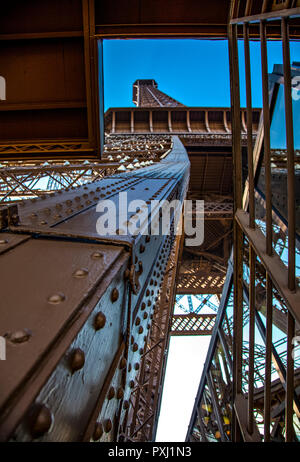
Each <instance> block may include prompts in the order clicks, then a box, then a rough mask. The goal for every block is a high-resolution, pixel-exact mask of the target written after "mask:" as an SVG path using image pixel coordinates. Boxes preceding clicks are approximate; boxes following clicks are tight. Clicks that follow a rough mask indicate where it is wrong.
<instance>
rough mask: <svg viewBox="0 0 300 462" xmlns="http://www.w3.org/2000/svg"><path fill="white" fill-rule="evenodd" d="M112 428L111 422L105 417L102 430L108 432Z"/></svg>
mask: <svg viewBox="0 0 300 462" xmlns="http://www.w3.org/2000/svg"><path fill="white" fill-rule="evenodd" d="M111 429H112V423H111V420H110V419H106V420H105V421H104V431H105V433H109V432H110V431H111Z"/></svg>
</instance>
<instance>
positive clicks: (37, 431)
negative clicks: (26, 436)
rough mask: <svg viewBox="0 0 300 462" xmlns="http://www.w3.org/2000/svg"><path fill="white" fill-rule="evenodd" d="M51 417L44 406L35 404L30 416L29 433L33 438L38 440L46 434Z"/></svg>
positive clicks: (51, 420)
mask: <svg viewBox="0 0 300 462" xmlns="http://www.w3.org/2000/svg"><path fill="white" fill-rule="evenodd" d="M52 422H53V416H52V414H51V412H50V410H49V409H48V408H47V406H45V405H44V404H37V405H35V407H34V408H33V410H32V411H31V414H30V433H31V435H32V437H33V438H39V437H40V436H43V435H44V434H45V433H47V432H48V431H49V429H50V427H51V425H52Z"/></svg>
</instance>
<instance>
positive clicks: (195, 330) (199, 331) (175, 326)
mask: <svg viewBox="0 0 300 462" xmlns="http://www.w3.org/2000/svg"><path fill="white" fill-rule="evenodd" d="M215 318H216V315H215V314H205V315H201V314H194V313H190V314H185V315H182V314H173V316H172V325H171V332H170V335H210V334H211V333H212V330H213V327H214V321H215Z"/></svg>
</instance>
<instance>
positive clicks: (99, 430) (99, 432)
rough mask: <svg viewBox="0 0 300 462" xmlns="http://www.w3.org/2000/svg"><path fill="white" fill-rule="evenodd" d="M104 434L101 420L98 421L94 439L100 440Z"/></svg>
mask: <svg viewBox="0 0 300 462" xmlns="http://www.w3.org/2000/svg"><path fill="white" fill-rule="evenodd" d="M102 435H103V425H102V423H101V422H96V423H95V428H94V433H93V436H92V438H93V440H94V441H98V440H100V438H101V436H102Z"/></svg>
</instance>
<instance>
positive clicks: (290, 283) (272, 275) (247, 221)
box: [229, 2, 300, 441]
mask: <svg viewBox="0 0 300 462" xmlns="http://www.w3.org/2000/svg"><path fill="white" fill-rule="evenodd" d="M233 4H234V6H235V11H234V8H233V9H232V16H231V21H230V24H231V26H230V28H229V39H230V49H231V62H232V65H231V70H230V71H231V92H232V108H233V111H234V110H236V105H237V103H238V95H237V93H238V90H237V88H238V87H237V85H238V80H239V75H238V67H237V65H234V64H235V59H237V50H236V39H237V33H236V29H234V26H236V25H238V24H239V25H243V30H244V45H245V66H246V92H247V107H248V113H247V121H248V122H249V117H251V78H250V54H249V31H250V25H251V24H253V23H254V22H256V23H259V24H260V42H261V58H262V85H263V114H262V118H261V123H260V127H261V128H259V131H258V138H257V141H256V144H255V147H254V150H253V155H252V144H249V145H248V179H247V182H246V187H245V190H244V194H243V201H242V202H243V207H244V210H242V205H241V201H240V194H239V193H240V181H241V176H240V175H241V165H240V164H239V165H238V173H235V175H234V180H235V205H236V209H235V220H234V228H235V229H236V233H235V235H234V241H235V249H236V252H237V255H238V254H239V252H241V251H243V249H245V248H246V244H245V243H244V239H243V240H241V236H242V235H243V234H244V235H245V236H246V237H247V240H248V241H249V248H250V249H249V253H248V257H249V267H250V282H249V299H248V302H249V303H250V308H249V310H250V314H249V315H250V318H249V342H250V345H249V374H248V378H247V380H248V382H247V385H248V397H247V400H248V403H247V404H248V412H247V419H245V416H244V410H243V407H244V406H243V405H241V403H242V402H243V401H244V398H243V399H242V396H243V395H242V390H240V392H238V386H239V384H240V383H241V382H240V380H239V373H240V371H239V368H237V370H236V373H235V377H236V379H235V380H236V381H235V382H234V386H235V388H234V390H233V393H234V402H235V410H236V417H237V421H238V427H236V434H235V440H238V439H239V438H240V434H242V438H243V440H245V441H250V440H251V438H250V436H249V435H253V433H252V432H253V423H255V417H254V409H255V406H257V404H255V403H256V399H257V397H256V392H255V391H254V389H253V374H254V370H253V365H254V363H253V361H255V355H256V352H255V350H254V349H253V347H254V340H255V336H254V313H255V310H256V309H259V307H257V306H255V305H256V303H257V302H256V297H257V296H258V288H256V290H255V284H257V281H258V280H260V281H261V283H263V286H264V287H265V291H266V296H264V301H265V300H266V314H265V316H266V327H262V325H261V326H260V328H261V329H262V330H261V332H263V336H264V338H265V344H266V348H265V355H266V356H265V380H264V403H263V405H262V410H261V412H263V415H264V418H263V422H264V431H263V438H264V441H270V440H273V438H277V437H279V436H278V435H279V433H280V431H279V430H278V429H279V428H280V427H278V426H277V427H276V425H274V426H273V430H272V431H271V424H272V425H273V421H272V405H273V404H272V403H273V400H274V399H275V398H274V387H273V385H274V383H275V382H274V380H273V376H272V362H273V364H275V369H276V370H277V372H278V374H279V377H280V380H281V382H282V384H283V387H284V388H286V390H287V391H286V405H285V408H286V421H285V429H286V440H287V441H292V440H294V430H293V402H294V409H295V412H296V413H297V412H298V411H297V409H298V408H297V405H298V404H297V403H298V401H297V396H295V391H294V363H293V358H292V355H291V349H292V346H291V345H292V338H293V336H294V335H295V323H298V322H299V309H298V306H299V300H298V298H299V289H298V288H296V287H295V267H294V259H295V189H294V181H295V180H294V168H295V156H294V146H293V119H292V105H291V68H290V58H289V35H288V21H290V19H289V18H291V17H296V16H299V14H300V10H299V8H298V9H297V8H295V9H294V10H293V9H286V10H284V9H282V8H284V7H286V8H289V7H291V6H295V3H293V5H292V3H288V2H283V3H282V4H280V5H275V2H273V3H272V4H271V2H263V4H262V6H261V7H262V12H263V14H259V13H260V11H259V10H255V9H254V8H256V5H255V6H254V3H253V2H247V3H246V2H244V3H243V4H241V7H240V9H239V8H238V2H233ZM257 8H258V6H257ZM271 9H272V10H276V11H274V12H271ZM243 14H245V16H244V17H243ZM274 19H281V28H282V40H283V59H284V66H283V67H284V74H285V75H284V82H283V81H280V82H279V83H281V84H285V88H284V90H285V113H286V133H287V153H288V154H287V157H288V159H289V160H288V162H289V167H288V168H289V170H288V171H289V174H288V175H289V179H290V181H291V184H290V186H289V188H290V192H289V194H288V197H289V213H288V214H287V215H288V217H287V222H288V223H287V224H285V223H283V222H282V220H280V219H279V218H278V217H277V215H276V211H275V210H274V209H272V191H271V180H272V178H271V156H272V162H273V158H274V154H273V153H272V151H271V150H270V123H271V117H272V111H273V107H274V106H273V105H274V101H276V94H277V92H276V88H275V90H272V88H270V86H269V81H268V73H267V39H268V38H270V37H271V36H272V30H274V29H272V27H273V26H272V23H270V20H274ZM270 89H271V90H272V91H270ZM242 122H243V120H242ZM262 127H263V129H262ZM249 131H250V133H251V126H250V124H249V127H248V133H249ZM240 134H241V124H240V121H239V120H238V118H237V117H236V119H235V122H234V126H233V155H234V162H236V160H237V161H238V162H239V159H240V143H239V142H237V143H236V144H235V139H237V140H239V137H240ZM262 140H263V141H264V169H265V175H264V194H265V198H264V200H263V206H264V210H265V214H266V237H265V236H264V234H263V233H262V232H261V231H260V229H258V228H257V226H256V223H255V222H254V195H256V197H257V192H256V193H255V194H254V174H255V171H256V168H257V166H258V165H259V162H258V161H259V159H260V158H261V154H260V153H261V151H262V149H261V147H262ZM275 162H276V159H275ZM249 165H250V168H249ZM256 200H257V199H256ZM261 204H262V202H261ZM247 207H249V213H248V212H246V210H247ZM272 220H274V222H275V223H276V224H277V225H279V227H280V228H281V230H282V232H283V233H286V232H287V229H288V233H289V235H290V236H291V245H290V247H289V262H291V264H289V265H288V268H287V267H286V266H285V265H284V264H283V262H282V260H281V259H280V257H279V255H277V254H276V253H275V252H274V250H273V248H272V246H273V242H272V234H273V223H272ZM284 235H285V234H284ZM258 258H259V260H260V262H258V261H257V259H258ZM246 261H247V258H246ZM255 261H256V264H255ZM242 265H243V261H242V259H239V260H238V259H237V260H235V264H234V273H235V285H236V289H235V290H236V293H237V292H238V290H239V284H240V276H241V272H242V271H243V266H242ZM260 266H262V269H263V273H262V275H261V276H259V275H258V273H259V272H260ZM265 278H266V279H265ZM255 292H256V296H255ZM275 294H278V295H279V297H280V300H279V299H278V295H276V299H277V302H279V303H280V304H281V306H282V310H283V309H284V310H285V311H284V313H285V314H286V313H287V314H286V316H287V317H286V316H285V314H284V313H283V312H281V313H280V316H279V313H278V304H277V305H276V306H273V304H274V302H273V297H274V295H275ZM283 307H284V308H283ZM234 310H235V323H236V324H234V325H237V333H238V336H239V339H238V340H239V341H240V340H241V338H242V331H241V329H242V317H241V310H240V303H239V299H238V297H236V299H235V306H234ZM257 316H259V315H258V314H257V315H256V322H258V321H259V320H260V318H258V317H257ZM281 318H282V319H281ZM280 319H281V321H280ZM286 319H289V324H288V325H289V328H288V339H287V354H288V364H287V366H286V371H285V366H283V365H282V362H281V359H280V357H279V356H278V353H277V352H276V349H274V345H273V343H272V326H273V325H274V324H275V325H277V326H280V325H281V324H282V329H283V331H284V332H286V327H285V326H284V324H285V322H286ZM259 322H261V320H260V321H259ZM258 324H259V323H258ZM289 329H290V330H289ZM238 350H239V349H238ZM238 350H237V349H235V350H234V351H235V354H234V360H235V361H237V356H238V354H239V352H238ZM288 376H289V386H288V384H287V382H286V380H287V379H288ZM239 402H240V404H238V403H239ZM281 407H282V401H281ZM282 409H284V407H283V408H282ZM246 420H247V425H246ZM280 424H281V425H282V424H283V421H282V419H281V418H280ZM249 438H250V439H249Z"/></svg>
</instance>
